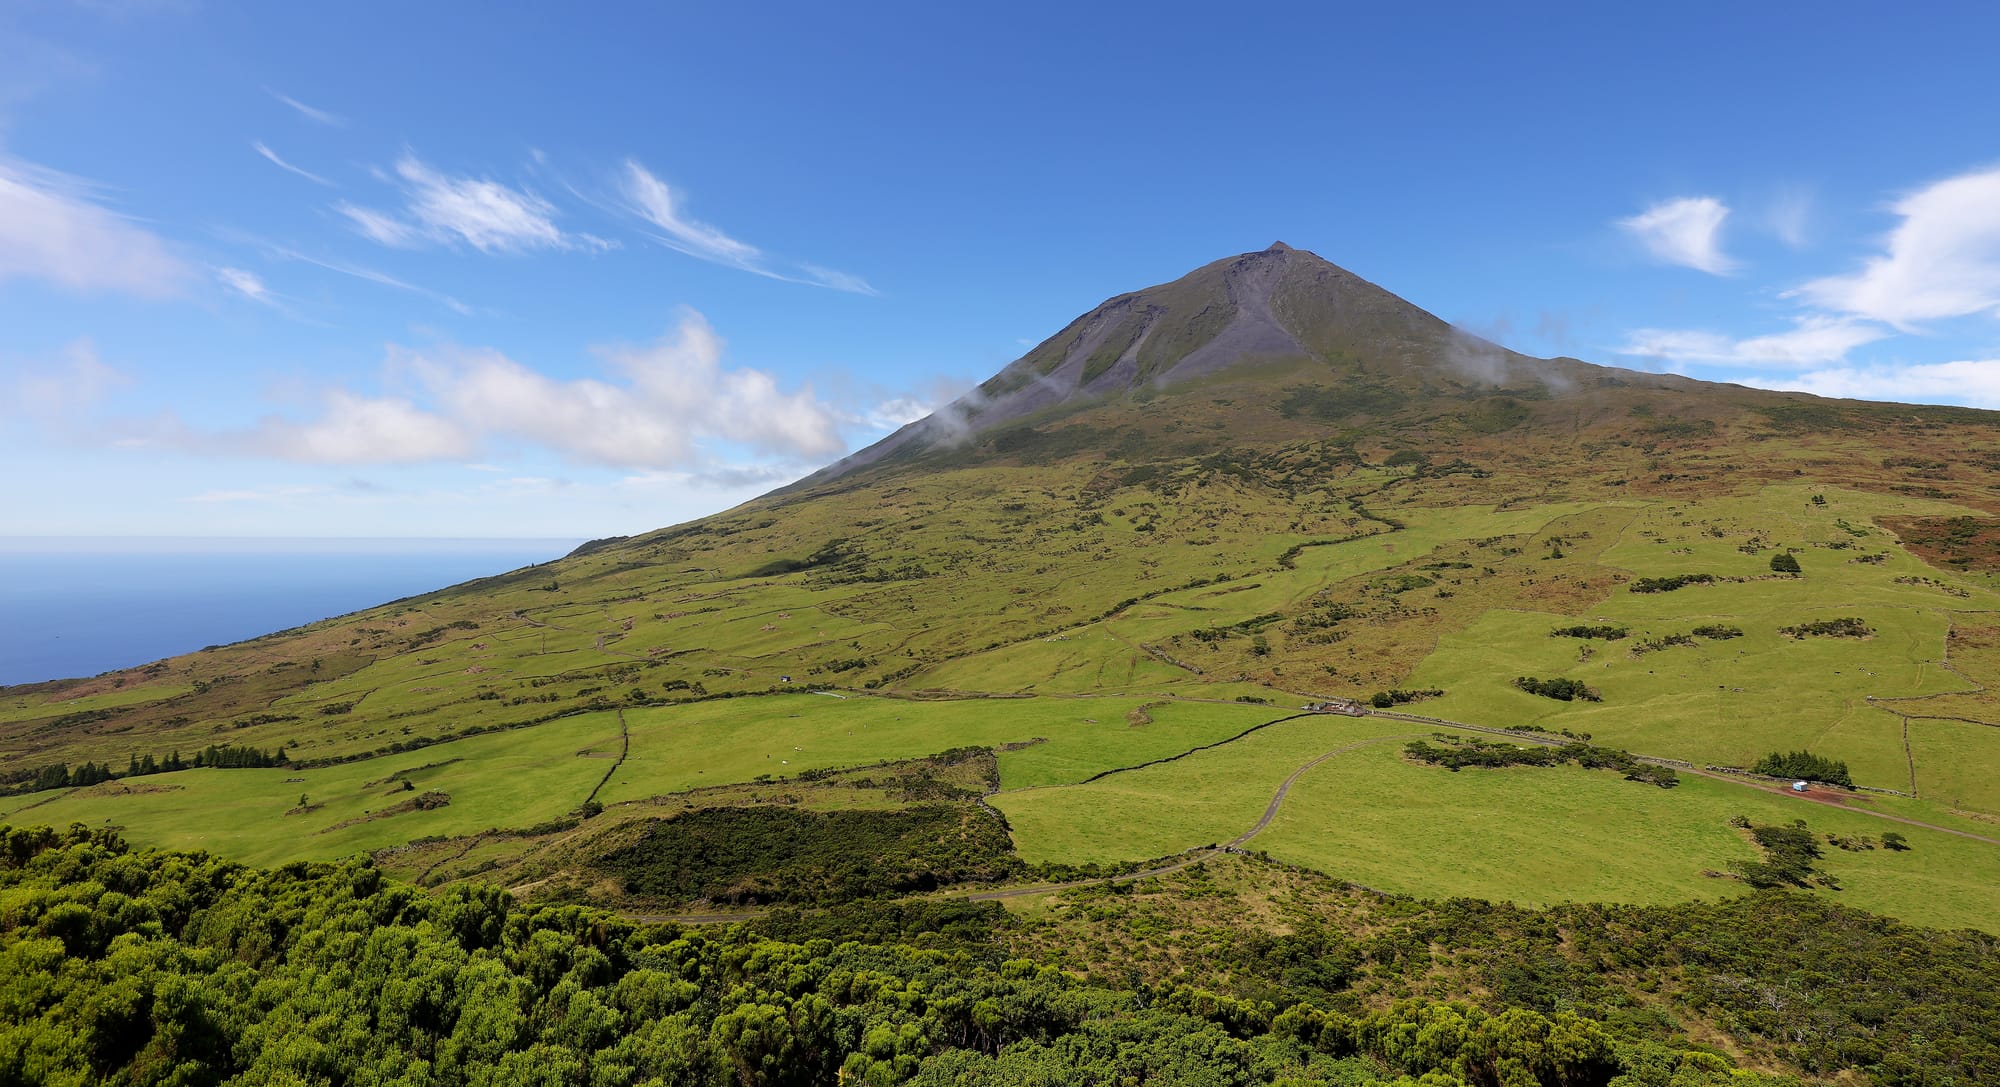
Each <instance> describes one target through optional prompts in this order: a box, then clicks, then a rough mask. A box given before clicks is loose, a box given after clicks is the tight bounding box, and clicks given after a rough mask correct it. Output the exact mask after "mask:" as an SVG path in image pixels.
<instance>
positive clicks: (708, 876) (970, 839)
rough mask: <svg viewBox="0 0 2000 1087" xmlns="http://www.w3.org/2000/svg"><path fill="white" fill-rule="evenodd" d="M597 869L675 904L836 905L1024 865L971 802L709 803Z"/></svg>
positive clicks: (985, 877) (656, 828)
mask: <svg viewBox="0 0 2000 1087" xmlns="http://www.w3.org/2000/svg"><path fill="white" fill-rule="evenodd" d="M593 867H595V868H597V869H598V870H601V871H603V872H606V873H609V874H610V875H612V876H614V877H616V878H617V879H619V880H620V881H621V882H622V884H623V887H624V890H625V892H626V893H627V894H629V895H633V896H635V897H639V898H645V899H652V900H656V901H660V902H666V903H672V904H677V905H678V904H685V903H690V902H697V901H699V902H708V903H714V904H718V905H729V906H751V905H763V904H768V903H776V902H783V903H790V904H794V905H808V906H815V905H829V904H833V903H838V902H848V901H852V900H854V899H857V898H867V897H870V896H874V895H881V894H890V893H907V892H912V891H929V890H933V889H936V888H938V887H942V886H946V885H949V884H955V883H966V882H992V881H994V880H998V879H1001V878H1004V877H1007V876H1012V875H1017V874H1019V873H1020V871H1021V870H1022V865H1021V863H1020V861H1019V860H1017V859H1016V858H1015V857H1014V856H1013V844H1012V843H1011V842H1010V841H1008V838H1007V828H1006V826H1005V825H1004V824H1002V823H1001V822H1000V820H998V819H996V818H994V817H993V816H992V815H990V814H988V813H987V812H985V811H983V810H981V809H979V808H977V807H974V806H972V805H964V804H958V805H951V804H924V805H919V806H916V807H912V808H908V809H905V810H902V811H826V812H814V811H795V810H792V809H790V808H783V807H775V806H759V807H747V808H708V809H702V810H697V811H691V812H687V813H685V814H682V815H678V816H675V817H673V818H671V819H666V820H662V821H661V822H658V823H656V824H654V825H652V826H651V827H649V828H647V829H645V830H644V831H642V832H641V833H640V835H639V837H638V839H637V840H636V841H633V842H632V843H630V844H629V845H625V846H622V847H620V848H617V849H615V850H613V851H610V852H607V853H605V854H603V855H602V856H600V857H598V858H597V860H596V861H595V862H594V864H593Z"/></svg>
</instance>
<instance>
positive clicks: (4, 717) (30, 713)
mask: <svg viewBox="0 0 2000 1087" xmlns="http://www.w3.org/2000/svg"><path fill="white" fill-rule="evenodd" d="M193 689H194V688H193V687H191V686H189V685H188V684H185V683H152V684H146V685H144V686H133V687H123V688H118V689H116V690H109V691H101V692H98V693H96V694H88V695H80V696H77V697H73V698H65V697H63V696H62V695H61V694H60V693H58V694H55V695H46V694H32V695H30V694H19V695H12V696H0V722H7V721H28V720H33V719H34V718H37V717H47V716H50V715H51V714H71V713H85V712H88V711H90V710H109V709H117V708H119V707H121V706H136V705H139V704H140V703H143V702H157V701H159V700H161V699H163V698H173V697H176V696H178V695H184V694H187V693H188V692H190V691H192V690H193Z"/></svg>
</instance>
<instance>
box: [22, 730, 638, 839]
mask: <svg viewBox="0 0 2000 1087" xmlns="http://www.w3.org/2000/svg"><path fill="white" fill-rule="evenodd" d="M617 742H618V724H617V719H616V718H615V717H613V716H612V715H610V714H593V715H582V716H577V717H571V718H565V719H563V720H560V721H554V722H550V723H549V724H546V725H542V726H540V727H537V728H531V729H520V730H517V731H513V732H504V733H497V734H493V735H488V736H476V737H473V738H470V739H466V740H457V741H454V742H451V743H445V744H438V745H436V746H433V747H429V748H425V749H423V750H421V751H412V752H408V753H405V754H402V755H396V756H388V757H383V758H377V759H368V760H365V761H362V762H354V763H347V764H345V765H341V766H333V767H327V768H324V769H317V770H297V769H290V768H284V767H278V768H272V769H263V770H211V769H202V770H182V771H179V772H176V773H170V774H153V775H148V776H146V777H141V778H131V779H126V780H124V781H113V782H106V783H104V784H101V785H94V786H90V787H88V788H83V789H72V790H67V791H63V792H57V793H38V794H32V795H29V796H25V797H7V798H5V799H4V802H0V819H5V820H7V821H9V822H12V823H16V824H29V823H48V824H53V825H57V826H61V825H64V824H68V823H72V822H82V823H88V824H91V825H93V826H95V825H105V824H109V825H116V826H119V827H122V828H123V833H124V834H125V836H126V837H127V838H129V839H131V840H132V841H134V842H136V843H138V844H141V845H158V846H167V847H171V848H176V849H206V850H209V851H211V852H214V853H217V854H220V855H222V856H226V857H228V858H230V859H231V860H239V861H244V862H246V863H251V864H281V863H285V862H289V861H295V860H322V859H330V858H334V857H341V856H346V855H348V854H351V853H355V852H358V851H364V850H373V849H380V848H382V847H384V846H391V845H397V844H400V843H402V842H406V841H409V840H410V839H412V838H420V837H425V836H428V835H463V834H475V833H478V832H479V831H482V830H488V829H491V828H495V827H526V826H532V825H534V824H536V823H541V822H545V821H547V820H550V819H555V818H558V817H560V816H562V815H564V814H565V813H567V812H569V811H571V810H572V809H574V808H575V807H576V806H577V805H579V804H581V803H582V802H583V800H584V797H585V796H587V795H588V794H589V792H590V789H591V787H592V786H594V785H596V784H597V781H598V779H599V778H601V777H602V776H603V775H604V771H605V769H606V768H608V767H609V766H610V765H611V764H610V762H609V761H607V760H602V759H597V758H586V757H579V752H583V751H590V750H597V751H604V750H609V751H610V752H611V753H612V754H614V755H615V754H616V753H617ZM402 776H406V777H408V779H409V780H410V782H411V784H412V785H413V786H415V788H414V790H404V789H403V788H402V786H401V784H400V782H396V781H391V780H389V779H391V778H394V777H402ZM292 779H300V780H292ZM429 791H440V792H444V793H447V794H449V795H450V797H451V803H450V804H449V805H447V806H445V807H442V808H437V809H434V810H430V811H410V812H404V813H399V814H395V815H390V816H387V817H384V818H378V819H373V820H368V821H364V822H356V823H354V824H353V825H350V826H345V827H336V824H339V823H343V822H348V821H350V820H358V819H362V818H363V817H364V816H366V815H368V814H369V813H371V812H382V811H383V810H384V809H387V808H391V807H394V806H396V805H399V804H401V803H403V802H405V801H407V800H410V799H412V798H414V797H416V796H417V795H419V794H420V793H424V792H429ZM301 794H304V795H306V796H307V797H308V798H309V800H310V803H311V804H312V805H313V807H312V810H310V811H306V812H302V813H299V814H295V815H288V814H286V812H287V811H288V810H289V809H292V808H294V807H296V806H297V804H298V802H299V797H300V795H301Z"/></svg>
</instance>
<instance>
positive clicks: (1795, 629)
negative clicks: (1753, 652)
mask: <svg viewBox="0 0 2000 1087" xmlns="http://www.w3.org/2000/svg"><path fill="white" fill-rule="evenodd" d="M1778 633H1780V634H1782V635H1784V636H1785V637H1787V638H1872V637H1874V636H1875V628H1874V627H1871V626H1869V625H1868V624H1867V623H1866V622H1864V621H1862V619H1861V618H1860V617H1859V616H1853V615H1850V616H1845V617H1843V618H1840V619H1817V620H1814V621H1812V622H1810V623H1797V624H1794V625H1792V626H1788V627H1779V628H1778Z"/></svg>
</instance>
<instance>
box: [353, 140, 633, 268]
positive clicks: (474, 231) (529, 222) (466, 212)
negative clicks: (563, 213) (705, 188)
mask: <svg viewBox="0 0 2000 1087" xmlns="http://www.w3.org/2000/svg"><path fill="white" fill-rule="evenodd" d="M396 178H397V179H399V180H400V184H401V187H402V189H403V196H404V201H405V206H404V208H403V210H402V213H401V214H400V215H398V214H391V213H388V212H382V211H377V210H375V209H373V208H365V207H359V206H357V205H354V204H350V203H347V202H345V201H343V202H341V203H339V204H336V205H334V210H335V211H338V212H339V213H340V214H342V215H345V216H346V217H347V218H348V219H349V220H350V221H351V222H352V223H353V224H354V227H355V229H356V230H358V231H360V232H361V234H362V235H363V236H365V237H367V238H369V239H371V240H373V241H376V242H379V243H381V244H382V245H387V246H392V247H396V248H405V249H407V248H411V247H414V246H418V245H423V244H426V243H431V244H441V245H459V244H463V245H470V246H471V247H473V248H474V249H477V250H479V251H480V252H482V253H510V252H525V251H527V250H532V249H579V248H581V249H605V248H609V247H610V244H611V243H609V242H606V241H605V240H604V239H602V238H598V237H595V236H593V235H589V234H574V235H572V234H566V233H564V232H563V230H562V229H561V228H559V227H557V226H556V223H555V216H556V209H555V205H553V204H551V203H549V202H548V201H547V200H544V199H542V198H541V197H540V196H538V195H536V194H534V193H532V192H528V191H525V190H522V189H515V188H510V187H508V186H506V185H503V184H501V183H499V182H497V181H492V180H489V179H484V178H473V177H453V176H451V175H449V174H444V173H441V172H439V171H437V170H434V169H432V168H431V167H429V166H426V165H425V164H424V163H423V162H421V161H420V160H418V159H417V158H416V156H414V155H407V154H406V155H404V156H403V157H402V158H401V159H399V160H397V162H396Z"/></svg>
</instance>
